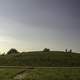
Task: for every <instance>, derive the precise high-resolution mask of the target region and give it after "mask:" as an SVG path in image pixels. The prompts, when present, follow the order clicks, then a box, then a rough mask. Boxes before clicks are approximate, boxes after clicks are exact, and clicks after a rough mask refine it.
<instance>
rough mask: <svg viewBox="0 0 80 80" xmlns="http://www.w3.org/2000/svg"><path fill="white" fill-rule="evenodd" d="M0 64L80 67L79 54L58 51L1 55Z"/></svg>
mask: <svg viewBox="0 0 80 80" xmlns="http://www.w3.org/2000/svg"><path fill="white" fill-rule="evenodd" d="M0 66H33V67H80V54H77V53H65V52H60V51H50V52H41V51H40V52H37V51H36V52H25V53H20V54H16V55H5V56H4V55H1V56H0Z"/></svg>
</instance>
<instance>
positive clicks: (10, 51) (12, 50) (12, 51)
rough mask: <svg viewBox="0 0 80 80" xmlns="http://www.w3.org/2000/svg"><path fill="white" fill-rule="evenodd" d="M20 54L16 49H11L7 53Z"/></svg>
mask: <svg viewBox="0 0 80 80" xmlns="http://www.w3.org/2000/svg"><path fill="white" fill-rule="evenodd" d="M18 53H19V52H18V51H17V50H16V49H14V48H11V49H10V50H9V51H8V52H7V54H18Z"/></svg>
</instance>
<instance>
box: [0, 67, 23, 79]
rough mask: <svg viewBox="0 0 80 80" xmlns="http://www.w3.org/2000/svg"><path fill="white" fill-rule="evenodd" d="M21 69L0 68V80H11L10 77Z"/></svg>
mask: <svg viewBox="0 0 80 80" xmlns="http://www.w3.org/2000/svg"><path fill="white" fill-rule="evenodd" d="M22 70H23V69H8V68H0V80H11V78H12V77H13V76H14V75H16V74H17V73H19V72H21V71H22Z"/></svg>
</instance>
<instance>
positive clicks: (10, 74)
mask: <svg viewBox="0 0 80 80" xmlns="http://www.w3.org/2000/svg"><path fill="white" fill-rule="evenodd" d="M23 70H24V69H8V68H1V69H0V80H80V68H56V67H55V68H34V69H25V72H24V73H21V74H18V73H20V72H21V71H23ZM23 74H25V76H24V79H15V78H14V77H15V76H17V75H23Z"/></svg>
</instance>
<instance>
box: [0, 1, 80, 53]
mask: <svg viewBox="0 0 80 80" xmlns="http://www.w3.org/2000/svg"><path fill="white" fill-rule="evenodd" d="M10 48H16V49H18V50H19V51H33V50H42V49H43V48H49V49H51V50H65V49H66V48H68V49H72V50H73V51H75V52H80V0H0V53H2V52H6V51H8V50H9V49H10Z"/></svg>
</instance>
